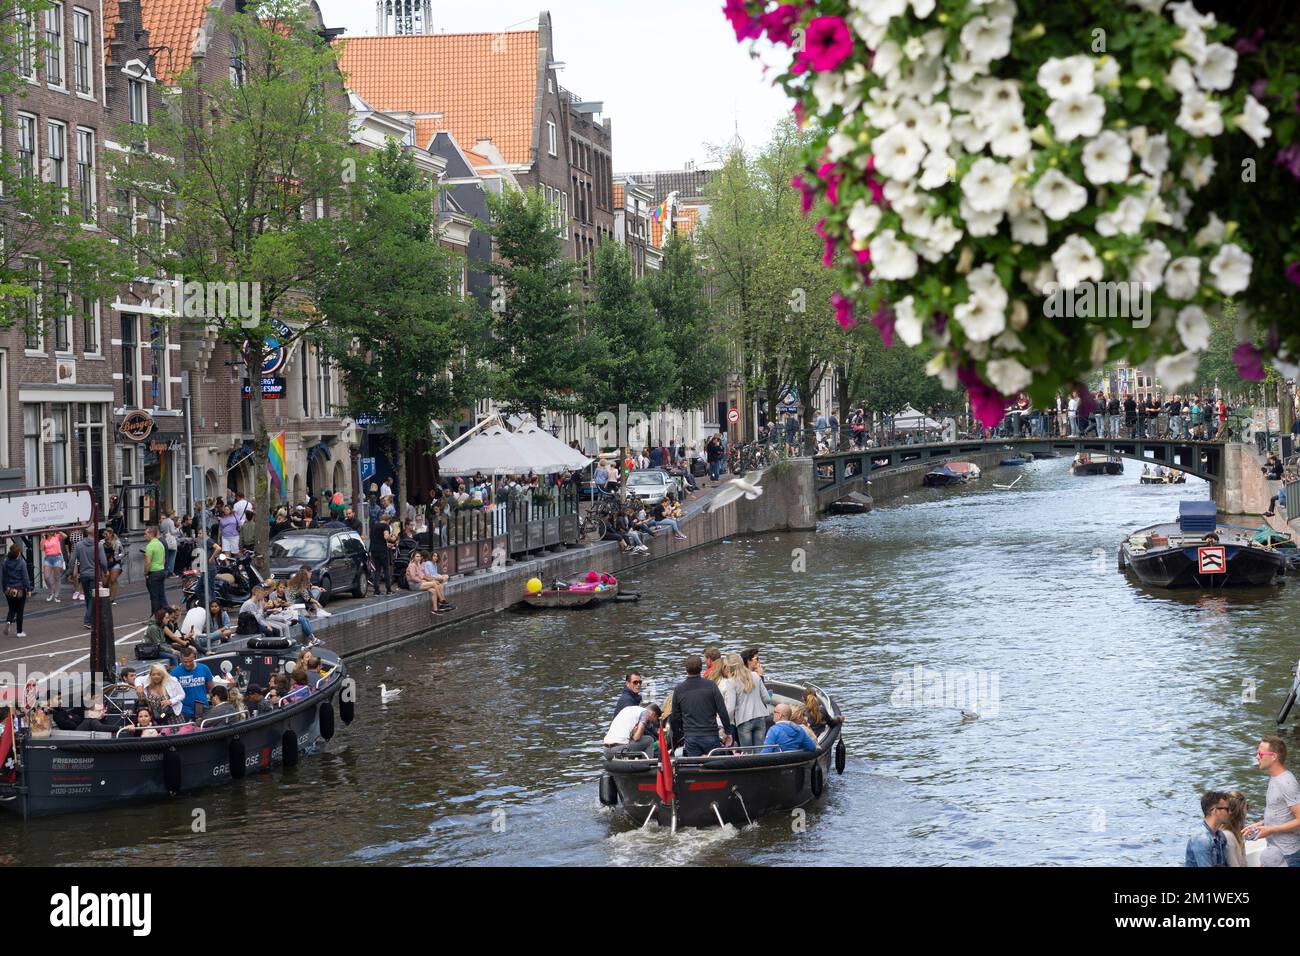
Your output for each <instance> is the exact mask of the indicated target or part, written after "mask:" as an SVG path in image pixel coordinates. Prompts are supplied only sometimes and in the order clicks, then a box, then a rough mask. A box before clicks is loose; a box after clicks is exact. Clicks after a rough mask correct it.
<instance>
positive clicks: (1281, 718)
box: [1277, 687, 1296, 727]
mask: <svg viewBox="0 0 1300 956" xmlns="http://www.w3.org/2000/svg"><path fill="white" fill-rule="evenodd" d="M1295 697H1296V689H1295V688H1294V687H1292V688H1291V693H1290V694H1289V695H1287V699H1286V703H1285V704H1283V705H1282V709H1281V710H1280V711H1278V715H1277V724H1278V726H1279V727H1280V726H1282V724H1284V723H1286V718H1287V714H1289V713H1291V708H1292V707H1294V706H1295Z"/></svg>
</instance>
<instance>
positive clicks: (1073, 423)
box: [1068, 392, 1079, 438]
mask: <svg viewBox="0 0 1300 956" xmlns="http://www.w3.org/2000/svg"><path fill="white" fill-rule="evenodd" d="M1068 408H1069V415H1070V437H1071V438H1077V437H1078V435H1079V393H1078V392H1075V393H1073V394H1072V395H1071V396H1070V404H1069V406H1068Z"/></svg>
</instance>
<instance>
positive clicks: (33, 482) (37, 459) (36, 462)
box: [23, 405, 45, 488]
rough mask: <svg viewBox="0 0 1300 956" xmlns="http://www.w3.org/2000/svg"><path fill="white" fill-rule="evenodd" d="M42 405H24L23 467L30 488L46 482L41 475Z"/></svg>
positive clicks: (42, 469)
mask: <svg viewBox="0 0 1300 956" xmlns="http://www.w3.org/2000/svg"><path fill="white" fill-rule="evenodd" d="M43 464H44V462H43V461H42V460H41V406H40V405H24V406H23V468H24V471H25V473H26V474H25V477H26V480H27V487H28V488H39V487H41V485H43V484H44V482H43V481H41V475H42V473H43V472H44V471H45V469H44V468H43V467H41V466H42V465H43Z"/></svg>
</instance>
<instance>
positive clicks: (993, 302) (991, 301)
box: [966, 262, 1008, 312]
mask: <svg viewBox="0 0 1300 956" xmlns="http://www.w3.org/2000/svg"><path fill="white" fill-rule="evenodd" d="M966 285H967V287H968V288H969V289H970V290H971V292H972V293H974V294H975V295H978V296H979V297H980V298H981V299H983V300H984V302H985V304H987V305H990V306H992V307H993V308H994V309H997V310H998V311H999V312H1001V311H1003V310H1005V309H1006V307H1007V301H1008V299H1007V290H1006V289H1005V288H1004V287H1003V285H1002V280H1001V279H999V278H998V274H997V270H995V269H994V268H993V263H991V262H986V263H984V264H983V265H982V266H980V267H979V268H978V269H974V270H972V271H971V273H970V274H969V275H968V276H966Z"/></svg>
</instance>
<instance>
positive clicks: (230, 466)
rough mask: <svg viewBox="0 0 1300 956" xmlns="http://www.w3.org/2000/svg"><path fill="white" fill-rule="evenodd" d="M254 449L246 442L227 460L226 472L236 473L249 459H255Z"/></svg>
mask: <svg viewBox="0 0 1300 956" xmlns="http://www.w3.org/2000/svg"><path fill="white" fill-rule="evenodd" d="M254 450H255V449H254V448H253V446H252V445H250V444H249V443H248V442H244V443H243V444H242V445H240V446H239V447H238V448H236V449H235V450H234V451H232V452H231V453H230V457H229V458H227V459H226V471H234V470H235V469H236V468H238V467H239V466H240V465H242V464H243V463H244V462H245V461H247V460H248V459H249V458H251V457H253V452H254Z"/></svg>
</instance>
